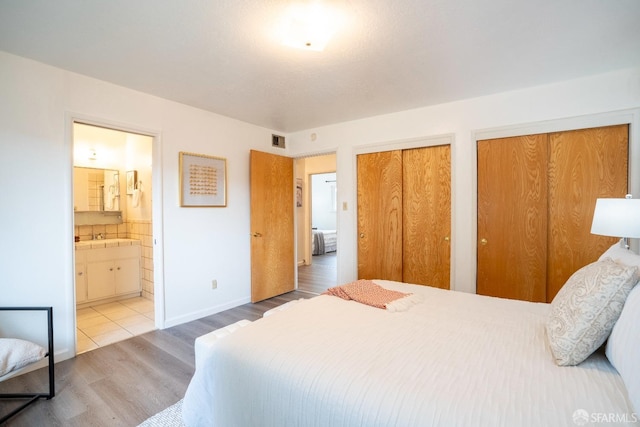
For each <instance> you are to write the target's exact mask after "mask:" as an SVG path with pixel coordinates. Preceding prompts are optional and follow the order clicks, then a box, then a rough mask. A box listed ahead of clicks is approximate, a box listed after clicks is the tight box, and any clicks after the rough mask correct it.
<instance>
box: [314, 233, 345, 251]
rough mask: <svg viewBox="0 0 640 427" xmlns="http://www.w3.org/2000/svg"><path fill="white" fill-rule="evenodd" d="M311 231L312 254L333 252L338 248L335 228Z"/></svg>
mask: <svg viewBox="0 0 640 427" xmlns="http://www.w3.org/2000/svg"><path fill="white" fill-rule="evenodd" d="M311 231H312V233H311V234H312V237H313V242H312V248H311V249H312V251H311V254H312V255H324V254H326V253H327V252H335V251H336V250H337V249H338V233H337V232H336V230H311Z"/></svg>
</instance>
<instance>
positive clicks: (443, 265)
mask: <svg viewBox="0 0 640 427" xmlns="http://www.w3.org/2000/svg"><path fill="white" fill-rule="evenodd" d="M357 179H358V184H357V186H358V189H357V196H358V277H359V278H363V279H387V280H396V281H402V282H407V283H414V284H422V285H430V286H435V287H440V288H445V289H449V287H450V283H449V282H450V233H451V147H450V145H438V146H431V147H421V148H414V149H407V150H393V151H384V152H377V153H368V154H360V155H358V156H357Z"/></svg>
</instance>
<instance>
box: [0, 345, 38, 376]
mask: <svg viewBox="0 0 640 427" xmlns="http://www.w3.org/2000/svg"><path fill="white" fill-rule="evenodd" d="M46 354H47V351H46V350H45V349H44V348H43V347H41V346H39V345H38V344H34V343H32V342H30V341H25V340H20V339H17V338H0V377H2V376H4V375H6V374H8V373H9V372H13V371H14V370H16V369H20V368H22V367H24V366H27V365H29V364H31V363H34V362H37V361H38V360H40V359H42V358H44V356H45V355H46Z"/></svg>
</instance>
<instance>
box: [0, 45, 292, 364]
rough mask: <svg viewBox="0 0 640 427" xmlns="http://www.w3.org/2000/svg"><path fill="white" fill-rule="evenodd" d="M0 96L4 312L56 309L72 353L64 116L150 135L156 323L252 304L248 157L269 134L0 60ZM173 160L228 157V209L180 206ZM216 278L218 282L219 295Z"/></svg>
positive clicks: (62, 341)
mask: <svg viewBox="0 0 640 427" xmlns="http://www.w3.org/2000/svg"><path fill="white" fill-rule="evenodd" d="M0 99H1V100H2V102H0V187H1V188H3V194H2V197H1V198H0V200H2V202H1V203H2V206H1V207H2V209H0V219H1V223H2V239H0V254H2V255H1V256H0V271H2V279H1V280H0V295H1V297H0V299H1V304H2V305H51V306H53V307H54V317H55V319H54V322H55V323H54V328H55V346H56V354H57V356H58V360H62V359H64V358H68V357H71V356H73V352H74V345H75V341H74V340H75V329H74V309H75V306H74V297H75V296H74V288H73V278H74V275H73V216H72V215H73V206H72V203H73V202H72V196H73V193H72V146H71V131H70V129H71V127H70V119H71V118H72V117H82V118H84V119H87V118H90V119H94V120H95V121H98V122H101V123H104V124H109V125H114V126H116V125H118V126H120V127H123V128H126V129H130V130H137V131H145V132H148V133H150V134H152V135H155V136H156V140H155V142H154V144H155V145H154V154H153V155H154V174H155V173H156V172H157V173H158V174H157V175H156V176H154V178H153V180H154V181H153V189H154V194H153V196H154V199H153V209H154V212H153V215H154V235H158V236H160V237H162V240H161V241H160V242H159V244H158V245H157V246H156V247H155V248H154V252H155V251H156V250H157V251H158V252H159V254H158V255H159V256H160V257H161V258H164V265H160V266H157V265H156V270H155V274H156V275H161V278H162V279H163V280H160V281H158V282H159V283H160V284H159V285H157V286H161V287H162V291H163V292H162V294H163V296H164V301H165V305H164V307H163V308H162V307H161V310H156V317H159V318H160V319H161V323H162V324H164V325H165V326H170V325H174V324H178V323H180V322H184V321H188V320H191V319H194V318H198V317H201V316H204V315H207V314H210V313H214V312H217V311H220V310H223V309H226V308H228V307H232V306H236V305H238V304H242V303H245V302H248V301H249V295H250V261H249V150H250V149H260V150H263V151H271V147H270V144H271V134H272V133H273V130H270V129H264V128H260V127H257V126H253V125H250V124H247V123H243V122H240V121H237V120H232V119H229V118H226V117H222V116H219V115H216V114H212V113H209V112H205V111H202V110H198V109H195V108H191V107H188V106H185V105H181V104H178V103H175V102H171V101H168V100H164V99H161V98H157V97H153V96H149V95H146V94H143V93H140V92H136V91H133V90H130V89H126V88H123V87H119V86H115V85H113V84H110V83H106V82H102V81H99V80H95V79H91V78H87V77H84V76H80V75H77V74H73V73H70V72H67V71H64V70H61V69H57V68H54V67H50V66H47V65H43V64H40V63H37V62H34V61H31V60H27V59H24V58H20V57H17V56H14V55H10V54H7V53H4V52H0ZM180 151H189V152H195V153H202V154H209V155H215V156H221V157H226V158H227V167H228V205H227V207H226V208H180V207H179V200H178V153H179V152H180ZM278 152H279V153H282V150H278ZM160 172H161V174H160ZM156 183H158V184H159V185H158V186H157V187H158V191H160V192H159V193H156V192H155V190H156ZM150 184H151V183H150ZM149 188H151V185H150V186H149ZM156 207H157V208H158V209H157V211H158V212H156ZM156 213H157V214H158V215H159V218H160V219H161V220H160V221H156ZM156 227H158V228H157V230H156ZM154 255H155V254H154ZM212 279H217V280H218V289H216V290H212V289H211V280H212ZM35 323H36V322H19V323H18V322H8V321H4V322H3V321H2V319H0V324H2V326H1V327H0V333H2V334H11V333H20V332H22V331H23V330H26V329H31V330H33V329H34V328H36V325H35ZM29 334H33V333H32V332H29ZM44 337H45V335H44V334H42V338H44ZM41 341H42V339H41Z"/></svg>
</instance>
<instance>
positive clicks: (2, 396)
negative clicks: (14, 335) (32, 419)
mask: <svg viewBox="0 0 640 427" xmlns="http://www.w3.org/2000/svg"><path fill="white" fill-rule="evenodd" d="M0 311H46V312H47V327H48V337H49V348H48V350H47V354H46V355H45V357H48V358H49V392H48V393H0V399H28V400H27V401H26V402H25V403H23V404H22V405H20V406H19V407H17V408H16V409H14V410H13V411H11V412H9V413H8V414H7V415H4V416H2V418H0V424H2V423H4V422H5V421H7V420H8V419H9V418H11V417H13V416H14V415H16V414H17V413H19V412H20V411H22V410H23V409H25V408H26V407H27V406H29V405H31V404H32V403H34V402H36V401H37V400H38V399H47V400H49V399H51V398H53V397H54V396H55V395H56V385H55V381H54V374H53V373H54V369H53V365H54V361H53V307H0Z"/></svg>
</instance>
